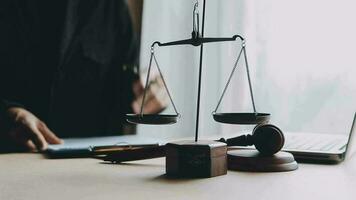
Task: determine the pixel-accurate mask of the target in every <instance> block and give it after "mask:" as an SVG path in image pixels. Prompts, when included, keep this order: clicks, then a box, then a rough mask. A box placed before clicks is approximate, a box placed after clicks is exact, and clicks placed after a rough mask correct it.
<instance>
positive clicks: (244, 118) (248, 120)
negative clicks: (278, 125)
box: [212, 36, 270, 124]
mask: <svg viewBox="0 0 356 200" xmlns="http://www.w3.org/2000/svg"><path fill="white" fill-rule="evenodd" d="M237 37H238V36H237ZM235 39H236V38H235ZM240 39H241V41H242V44H241V49H240V51H239V54H238V56H237V59H236V61H235V64H234V67H233V69H232V71H231V73H230V76H229V78H228V80H227V83H226V85H225V87H224V90H223V92H222V95H221V96H220V98H219V101H218V104H217V106H216V108H215V110H214V111H213V113H212V114H213V117H214V120H215V121H217V122H220V123H228V124H262V123H267V122H268V121H269V119H270V114H268V113H258V112H257V110H256V106H255V99H254V96H253V90H252V83H251V77H250V70H249V65H248V60H247V53H246V43H245V40H244V39H243V38H242V37H241V38H240ZM242 54H243V59H244V60H245V67H246V75H247V79H248V86H249V92H250V98H251V102H252V106H253V113H217V110H218V108H219V106H220V104H221V102H222V99H223V98H224V96H225V93H226V90H227V88H228V86H229V85H230V82H231V79H232V77H233V75H234V73H235V71H236V69H237V65H238V62H239V60H240V58H241V56H242Z"/></svg>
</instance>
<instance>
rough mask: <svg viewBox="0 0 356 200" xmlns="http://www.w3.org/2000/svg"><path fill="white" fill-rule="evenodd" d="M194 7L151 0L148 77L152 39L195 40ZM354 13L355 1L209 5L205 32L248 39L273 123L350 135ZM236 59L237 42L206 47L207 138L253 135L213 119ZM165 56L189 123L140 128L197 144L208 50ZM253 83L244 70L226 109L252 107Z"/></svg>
mask: <svg viewBox="0 0 356 200" xmlns="http://www.w3.org/2000/svg"><path fill="white" fill-rule="evenodd" d="M194 2H195V1H192V0H179V1H167V0H147V1H145V4H144V13H143V27H142V32H143V34H142V46H141V69H142V70H143V71H144V70H145V68H147V65H148V61H149V54H150V52H149V48H150V45H151V44H152V42H154V41H156V40H159V41H161V42H167V41H172V40H177V39H184V38H188V37H190V33H191V30H192V8H193V5H194ZM200 5H201V8H202V0H201V1H200ZM355 8H356V3H354V1H352V0H339V1H332V0H312V1H310V0H298V1H295V0H269V1H257V0H207V9H206V14H207V16H206V28H205V36H228V37H230V36H232V35H234V34H236V33H238V34H240V35H242V36H244V37H245V38H246V39H247V52H248V57H249V64H250V71H251V74H252V83H253V87H254V93H255V98H256V104H257V110H258V111H260V112H269V113H271V114H272V123H274V124H277V125H278V126H280V127H281V128H282V129H283V130H284V131H307V132H321V133H339V132H347V131H348V129H349V127H350V123H351V120H352V117H353V113H354V112H355V111H356V59H355V57H356V48H355V47H356V37H355V35H356V27H355V26H354V19H356V12H354V9H355ZM201 16H202V12H201ZM237 53H238V43H237V42H235V43H234V42H229V43H224V44H208V45H205V46H204V67H203V83H202V84H203V90H202V97H201V100H202V101H201V121H200V134H201V137H204V135H211V134H215V135H219V134H226V133H233V132H237V131H241V130H246V129H247V130H250V129H251V127H242V126H234V125H222V124H218V123H216V122H215V121H214V120H213V119H212V116H211V112H212V111H213V110H214V108H215V106H216V104H217V101H218V99H219V97H220V95H221V92H222V90H223V87H224V84H225V82H226V80H227V78H228V75H229V73H230V71H231V69H232V67H233V63H234V61H235V59H236V56H237ZM157 58H158V60H159V62H160V65H161V68H162V71H163V73H164V75H165V78H166V80H167V83H168V87H169V89H170V91H171V93H172V96H173V99H174V101H175V103H176V105H177V108H178V110H179V112H180V113H181V114H182V118H181V119H180V121H179V122H178V123H177V124H175V125H169V126H139V128H138V132H139V134H140V135H145V136H148V137H150V136H152V137H162V138H166V137H176V138H179V137H187V136H192V138H193V135H194V131H195V114H196V113H195V109H196V93H197V80H198V65H199V62H198V61H199V48H196V47H192V46H180V47H162V48H159V49H158V51H157ZM247 86H248V85H247V79H246V74H245V70H244V66H243V65H239V69H238V71H237V72H236V74H235V76H234V79H233V81H232V82H231V85H230V87H229V89H228V91H227V94H226V96H225V98H224V100H223V106H222V107H220V111H225V112H240V111H252V106H251V103H250V101H249V96H248V87H247ZM169 111H171V109H168V110H167V112H169Z"/></svg>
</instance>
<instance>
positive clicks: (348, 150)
mask: <svg viewBox="0 0 356 200" xmlns="http://www.w3.org/2000/svg"><path fill="white" fill-rule="evenodd" d="M355 121H356V112H355V115H354V119H353V121H352V125H351V130H350V134H349V139H348V141H347V144H346V150H345V157H346V158H347V159H348V158H350V157H351V155H352V154H353V153H354V152H353V149H352V146H353V145H352V143H354V142H355V141H354V140H353V135H355V134H354V132H355Z"/></svg>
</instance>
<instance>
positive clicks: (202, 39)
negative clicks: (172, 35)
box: [151, 34, 245, 47]
mask: <svg viewBox="0 0 356 200" xmlns="http://www.w3.org/2000/svg"><path fill="white" fill-rule="evenodd" d="M192 35H193V34H192ZM237 38H239V39H240V40H241V41H244V40H245V39H244V38H243V37H242V36H240V35H234V36H232V37H197V38H194V37H192V38H190V39H186V40H177V41H172V42H166V43H161V42H158V41H156V42H154V43H153V44H152V45H151V47H154V46H155V45H158V46H160V47H164V46H176V45H193V46H200V45H202V44H204V43H215V42H227V41H236V39H237Z"/></svg>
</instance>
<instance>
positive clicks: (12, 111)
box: [7, 107, 62, 151]
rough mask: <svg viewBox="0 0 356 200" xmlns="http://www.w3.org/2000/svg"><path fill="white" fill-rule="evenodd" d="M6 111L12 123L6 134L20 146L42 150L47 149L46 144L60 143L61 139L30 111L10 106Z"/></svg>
mask: <svg viewBox="0 0 356 200" xmlns="http://www.w3.org/2000/svg"><path fill="white" fill-rule="evenodd" d="M7 113H8V116H9V119H10V122H11V123H12V124H13V126H12V128H11V129H10V131H9V132H8V135H9V136H10V138H11V139H13V140H14V141H15V142H16V143H17V144H19V145H20V146H24V147H27V148H28V149H29V150H30V151H36V150H38V151H43V150H46V149H47V147H48V144H61V143H62V140H61V139H59V138H58V137H57V136H56V135H55V134H54V133H53V132H52V131H51V130H50V129H49V128H48V127H47V125H46V124H45V123H44V122H42V121H41V120H40V119H38V118H37V117H36V116H35V115H33V114H32V113H31V112H29V111H27V110H25V109H23V108H19V107H12V108H9V109H8V110H7Z"/></svg>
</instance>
